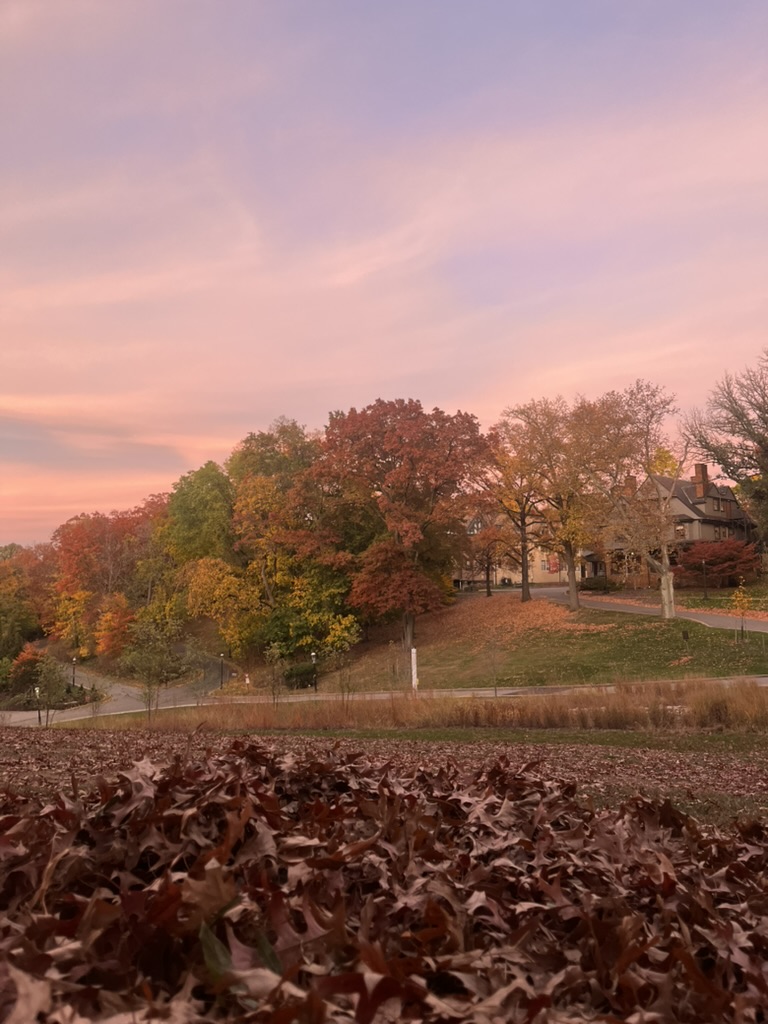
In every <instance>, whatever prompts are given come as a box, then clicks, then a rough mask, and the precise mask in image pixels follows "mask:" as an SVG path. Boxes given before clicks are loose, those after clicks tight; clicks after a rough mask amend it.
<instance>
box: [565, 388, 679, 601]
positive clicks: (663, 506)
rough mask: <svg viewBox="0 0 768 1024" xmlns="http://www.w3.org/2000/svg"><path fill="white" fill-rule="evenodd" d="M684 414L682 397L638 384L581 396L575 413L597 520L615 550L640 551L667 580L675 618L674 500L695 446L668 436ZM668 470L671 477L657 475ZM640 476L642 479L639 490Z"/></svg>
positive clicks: (664, 591)
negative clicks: (679, 409)
mask: <svg viewBox="0 0 768 1024" xmlns="http://www.w3.org/2000/svg"><path fill="white" fill-rule="evenodd" d="M675 412H676V409H675V405H674V396H673V395H668V394H667V393H666V391H665V390H664V388H662V387H660V386H659V385H656V384H652V383H650V382H648V381H644V380H637V381H635V383H634V384H633V385H632V386H631V387H629V388H626V389H625V390H624V391H622V392H617V391H609V392H606V393H605V394H604V395H602V396H600V397H599V398H598V399H596V400H594V401H588V400H586V399H579V400H578V401H577V402H576V404H575V406H574V409H573V412H572V429H573V439H574V443H575V444H576V446H577V447H578V449H579V450H580V451H581V453H582V456H581V459H582V466H583V467H584V475H585V479H586V481H587V487H588V489H589V491H590V492H591V496H592V507H591V515H592V523H593V530H594V532H595V533H596V534H602V537H603V540H604V541H605V542H606V546H607V547H608V549H609V551H610V550H614V551H615V550H617V549H619V550H621V551H622V552H623V553H624V556H625V557H626V556H627V555H629V554H631V553H637V554H638V555H640V557H641V558H642V559H643V560H644V561H645V563H646V564H647V565H648V566H649V568H650V569H651V570H653V572H655V573H656V574H657V576H658V578H659V588H660V594H661V611H662V616H663V617H664V618H665V619H669V618H674V616H675V597H674V572H673V566H672V557H671V555H672V550H673V549H674V547H675V540H674V529H673V518H672V512H671V507H672V501H673V498H674V495H675V488H676V485H677V482H678V480H679V478H680V474H681V472H682V469H683V466H684V464H685V459H686V456H687V449H686V446H685V444H684V443H683V442H681V444H680V445H679V446H678V449H677V451H675V446H674V444H673V443H672V441H671V440H670V438H669V437H668V436H667V435H666V433H665V425H666V421H667V419H668V418H669V417H670V416H672V415H674V413H675ZM659 466H661V467H663V468H666V469H667V470H668V471H670V472H671V473H672V475H671V476H662V475H660V474H659V473H658V472H655V470H656V469H657V468H658V467H659ZM638 478H640V479H641V480H642V482H641V483H640V485H639V486H638V483H637V481H638Z"/></svg>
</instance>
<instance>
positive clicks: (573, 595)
mask: <svg viewBox="0 0 768 1024" xmlns="http://www.w3.org/2000/svg"><path fill="white" fill-rule="evenodd" d="M563 555H564V557H565V568H566V570H567V572H568V607H569V608H570V609H571V611H572V612H576V611H578V610H579V608H580V607H581V605H580V603H579V583H578V580H577V579H576V552H575V551H574V548H573V544H571V542H570V541H565V542H564V543H563Z"/></svg>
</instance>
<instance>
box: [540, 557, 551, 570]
mask: <svg viewBox="0 0 768 1024" xmlns="http://www.w3.org/2000/svg"><path fill="white" fill-rule="evenodd" d="M547 569H549V562H548V561H547V560H546V558H542V560H541V571H542V572H546V571H547Z"/></svg>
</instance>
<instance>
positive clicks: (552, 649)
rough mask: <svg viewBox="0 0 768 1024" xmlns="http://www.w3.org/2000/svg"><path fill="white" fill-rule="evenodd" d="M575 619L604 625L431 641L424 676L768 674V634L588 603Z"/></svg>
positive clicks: (456, 683) (486, 681) (483, 680)
mask: <svg viewBox="0 0 768 1024" xmlns="http://www.w3.org/2000/svg"><path fill="white" fill-rule="evenodd" d="M572 621H573V622H574V623H576V624H579V625H584V626H588V627H589V626H598V627H603V629H602V630H596V631H594V632H592V631H578V630H574V629H564V630H559V631H557V632H551V631H547V632H541V633H537V632H536V631H535V630H530V631H529V632H527V633H525V634H524V636H523V637H522V638H521V639H520V641H519V642H517V643H516V644H515V646H514V647H511V648H503V647H501V646H492V645H489V646H488V648H486V649H485V650H484V651H483V650H480V652H479V653H468V652H466V651H461V650H456V649H453V648H449V649H448V650H445V649H436V650H432V649H430V648H429V647H427V648H425V649H424V650H422V651H420V652H419V677H420V683H421V685H422V686H424V687H428V688H430V689H433V688H434V689H440V688H451V687H483V686H484V687H488V686H493V685H494V680H495V681H496V683H497V685H499V686H536V685H538V686H541V685H553V684H554V685H557V684H560V685H572V684H579V683H592V684H595V683H612V682H617V681H632V680H645V679H681V678H685V677H701V678H718V677H721V676H731V675H765V674H768V646H767V644H768V640H767V638H766V635H765V634H759V633H753V634H747V635H746V636H745V639H744V641H743V642H742V641H741V639H740V638H736V637H735V636H734V631H733V630H721V629H710V628H709V627H707V626H703V625H701V624H700V623H697V622H690V621H688V620H685V621H684V620H679V619H678V620H673V621H670V622H665V621H663V620H661V619H656V618H651V617H649V616H643V615H625V614H619V613H615V614H612V613H608V612H598V611H590V610H586V609H582V610H581V611H579V612H577V613H574V616H573V619H572ZM734 622H735V626H738V622H736V620H734ZM686 634H687V637H688V639H687V640H686V639H684V637H685V635H686ZM361 667H362V666H361Z"/></svg>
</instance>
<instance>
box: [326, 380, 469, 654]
mask: <svg viewBox="0 0 768 1024" xmlns="http://www.w3.org/2000/svg"><path fill="white" fill-rule="evenodd" d="M485 454H486V447H485V443H484V440H483V438H482V435H481V434H480V430H479V426H478V423H477V420H476V418H475V417H474V416H471V415H469V414H468V413H463V412H457V413H456V414H454V415H449V414H447V413H445V412H443V411H442V410H441V409H433V410H432V411H431V412H427V411H426V410H424V409H423V408H422V405H421V403H420V402H418V401H415V400H413V399H409V400H407V401H406V400H403V399H398V400H395V401H384V400H383V399H378V400H377V401H376V402H374V403H373V404H372V405H369V406H366V407H365V408H364V409H361V410H360V411H358V410H357V409H350V411H349V412H347V413H341V412H336V413H333V414H332V415H331V418H330V421H329V423H328V426H327V428H326V431H325V436H324V439H323V450H322V454H321V457H320V459H319V460H318V462H317V463H315V466H314V467H313V470H312V473H313V475H314V479H315V481H316V482H317V483H319V484H320V485H321V487H322V488H323V490H324V492H325V493H326V494H328V495H331V496H332V497H333V498H335V499H336V500H337V505H336V508H337V509H341V508H343V509H344V512H345V518H346V519H348V520H351V521H352V522H353V523H354V524H355V525H356V526H357V529H354V528H350V525H349V523H348V522H347V523H342V522H340V521H338V520H337V523H336V527H337V538H338V539H337V550H339V549H341V546H342V544H346V547H345V550H346V552H347V554H348V555H350V556H351V562H350V576H351V579H352V586H351V589H350V594H349V602H350V605H351V606H352V608H356V609H358V610H359V611H360V612H361V613H363V614H368V615H371V616H373V617H376V618H385V617H390V616H394V615H397V616H399V617H400V618H401V620H402V624H403V643H404V645H405V646H406V647H411V646H412V645H413V639H414V624H415V619H416V616H417V615H419V614H421V613H423V612H426V611H430V610H432V609H434V608H437V607H439V606H440V605H441V604H443V603H444V602H445V600H446V594H447V590H448V589H449V584H447V582H446V581H447V579H449V578H450V575H451V573H452V569H453V565H454V564H455V560H456V558H457V557H458V556H459V554H460V553H461V551H462V550H463V549H464V548H465V547H466V543H467V533H466V526H465V523H466V519H467V513H468V511H469V510H470V508H471V505H470V488H471V486H472V485H473V484H474V483H475V481H476V480H477V478H478V476H479V472H480V466H481V464H482V460H483V459H484V457H485Z"/></svg>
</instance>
